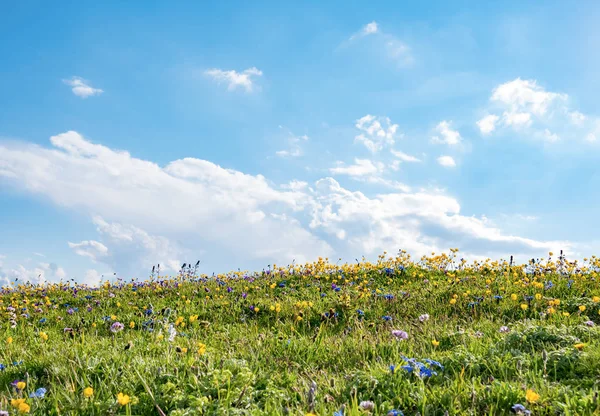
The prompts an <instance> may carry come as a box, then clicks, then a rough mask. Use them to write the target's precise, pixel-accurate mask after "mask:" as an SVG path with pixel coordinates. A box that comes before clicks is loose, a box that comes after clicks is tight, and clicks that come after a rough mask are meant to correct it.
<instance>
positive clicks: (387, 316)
mask: <svg viewBox="0 0 600 416" xmlns="http://www.w3.org/2000/svg"><path fill="white" fill-rule="evenodd" d="M382 318H383V320H384V321H386V322H389V321H391V320H392V317H391V316H389V315H385V316H383V317H382Z"/></svg>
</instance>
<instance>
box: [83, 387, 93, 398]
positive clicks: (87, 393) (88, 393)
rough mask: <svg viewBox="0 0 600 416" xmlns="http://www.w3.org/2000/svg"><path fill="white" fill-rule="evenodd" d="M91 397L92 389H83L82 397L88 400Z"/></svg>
mask: <svg viewBox="0 0 600 416" xmlns="http://www.w3.org/2000/svg"><path fill="white" fill-rule="evenodd" d="M93 395H94V389H93V388H91V387H86V388H85V389H83V397H85V398H86V399H89V398H90V397H92V396H93Z"/></svg>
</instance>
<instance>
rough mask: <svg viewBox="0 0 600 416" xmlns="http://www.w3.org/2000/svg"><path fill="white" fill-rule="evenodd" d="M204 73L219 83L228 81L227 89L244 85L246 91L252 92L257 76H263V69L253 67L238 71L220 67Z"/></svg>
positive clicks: (231, 89)
mask: <svg viewBox="0 0 600 416" xmlns="http://www.w3.org/2000/svg"><path fill="white" fill-rule="evenodd" d="M204 74H205V75H206V76H208V77H210V78H212V79H213V80H215V81H216V82H217V83H219V84H221V83H226V84H227V89H228V90H230V91H233V90H235V89H237V88H238V87H242V88H244V89H245V90H246V92H252V91H253V90H254V88H255V84H254V83H255V78H257V77H261V76H262V74H263V73H262V71H261V70H260V69H258V68H255V67H252V68H248V69H245V70H243V71H242V72H237V71H235V70H229V71H224V70H222V69H218V68H212V69H207V70H206V71H204Z"/></svg>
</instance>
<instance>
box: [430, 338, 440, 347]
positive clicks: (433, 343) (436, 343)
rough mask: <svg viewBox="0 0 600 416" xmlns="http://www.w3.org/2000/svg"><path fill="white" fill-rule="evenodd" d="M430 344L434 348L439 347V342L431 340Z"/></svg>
mask: <svg viewBox="0 0 600 416" xmlns="http://www.w3.org/2000/svg"><path fill="white" fill-rule="evenodd" d="M431 344H432V345H433V346H434V347H437V346H438V345H440V342H439V341H438V340H436V339H434V340H432V341H431Z"/></svg>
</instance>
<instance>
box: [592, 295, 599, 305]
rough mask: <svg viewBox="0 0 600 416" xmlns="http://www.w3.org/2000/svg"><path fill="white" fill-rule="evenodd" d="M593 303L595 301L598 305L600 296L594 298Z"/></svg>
mask: <svg viewBox="0 0 600 416" xmlns="http://www.w3.org/2000/svg"><path fill="white" fill-rule="evenodd" d="M592 301H593V302H594V303H598V302H600V296H594V297H593V298H592Z"/></svg>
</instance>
